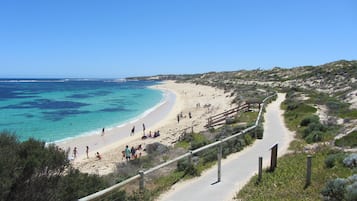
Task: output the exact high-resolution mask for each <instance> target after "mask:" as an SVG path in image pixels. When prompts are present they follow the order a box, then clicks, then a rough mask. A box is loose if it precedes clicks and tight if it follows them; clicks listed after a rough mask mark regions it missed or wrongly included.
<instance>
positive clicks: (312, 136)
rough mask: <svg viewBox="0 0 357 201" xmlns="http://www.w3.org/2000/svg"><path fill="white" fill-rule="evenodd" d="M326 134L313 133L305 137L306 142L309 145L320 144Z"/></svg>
mask: <svg viewBox="0 0 357 201" xmlns="http://www.w3.org/2000/svg"><path fill="white" fill-rule="evenodd" d="M323 135H324V133H322V132H321V131H312V132H311V133H309V134H308V135H307V136H306V137H305V141H306V142H307V143H309V144H311V143H314V142H320V141H322V139H323Z"/></svg>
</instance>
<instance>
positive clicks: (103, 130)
mask: <svg viewBox="0 0 357 201" xmlns="http://www.w3.org/2000/svg"><path fill="white" fill-rule="evenodd" d="M104 132H105V129H104V128H103V129H102V136H103V135H104Z"/></svg>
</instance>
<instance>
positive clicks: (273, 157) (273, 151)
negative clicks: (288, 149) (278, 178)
mask: <svg viewBox="0 0 357 201" xmlns="http://www.w3.org/2000/svg"><path fill="white" fill-rule="evenodd" d="M277 163H278V144H275V145H274V146H273V147H272V148H271V158H270V171H271V172H274V170H275V168H276V166H277Z"/></svg>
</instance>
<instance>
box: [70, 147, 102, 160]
mask: <svg viewBox="0 0 357 201" xmlns="http://www.w3.org/2000/svg"><path fill="white" fill-rule="evenodd" d="M77 154H78V150H77V147H74V148H73V158H70V160H74V159H76V158H77ZM86 155H87V159H89V146H88V145H87V146H86ZM95 157H96V158H97V159H99V160H100V159H102V157H101V155H100V154H99V152H97V153H95Z"/></svg>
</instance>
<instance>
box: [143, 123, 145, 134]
mask: <svg viewBox="0 0 357 201" xmlns="http://www.w3.org/2000/svg"><path fill="white" fill-rule="evenodd" d="M143 135H145V124H144V123H143Z"/></svg>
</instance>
